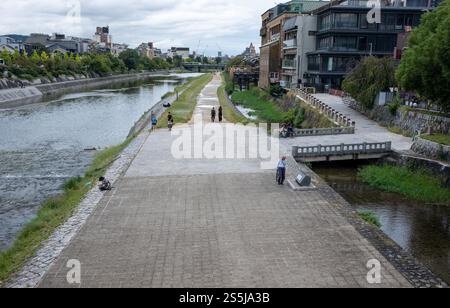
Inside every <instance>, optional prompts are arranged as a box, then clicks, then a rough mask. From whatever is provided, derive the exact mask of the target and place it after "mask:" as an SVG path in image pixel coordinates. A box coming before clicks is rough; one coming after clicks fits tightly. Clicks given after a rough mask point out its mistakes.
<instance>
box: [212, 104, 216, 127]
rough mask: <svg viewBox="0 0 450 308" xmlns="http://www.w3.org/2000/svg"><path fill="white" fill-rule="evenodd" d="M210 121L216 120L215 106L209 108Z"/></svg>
mask: <svg viewBox="0 0 450 308" xmlns="http://www.w3.org/2000/svg"><path fill="white" fill-rule="evenodd" d="M211 122H213V123H214V122H216V108H214V107H213V109H212V110H211Z"/></svg>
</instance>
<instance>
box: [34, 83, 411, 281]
mask: <svg viewBox="0 0 450 308" xmlns="http://www.w3.org/2000/svg"><path fill="white" fill-rule="evenodd" d="M219 84H220V83H219V82H218V79H217V77H216V78H215V79H214V80H213V81H212V82H211V83H210V84H209V85H208V86H207V87H206V88H205V89H204V91H203V92H202V94H201V95H200V100H201V101H203V102H209V103H211V104H209V103H208V104H209V105H216V104H215V102H217V97H216V91H215V90H217V87H218V86H219ZM205 104H206V103H205ZM208 104H207V105H208ZM199 107H200V106H199ZM209 107H210V106H208V108H209ZM202 108H203V107H202ZM202 108H200V109H198V110H201V109H202ZM208 108H206V107H204V109H208ZM205 120H206V121H209V117H206V118H205ZM175 139H176V136H172V135H171V134H170V133H169V132H168V131H167V130H158V131H156V132H154V133H152V134H151V135H150V136H149V137H148V139H147V141H146V142H145V144H144V146H143V147H142V149H141V151H140V152H139V154H138V155H137V157H136V158H135V160H134V162H133V163H132V165H131V166H130V168H129V169H128V171H127V173H126V174H125V175H124V176H123V177H122V178H121V179H120V180H119V182H118V183H117V184H116V185H115V186H116V188H115V189H114V191H112V192H111V193H108V194H107V195H105V197H104V198H103V200H102V201H101V202H100V204H99V205H98V207H97V208H96V209H95V211H94V213H93V214H92V216H91V217H90V218H89V220H88V221H87V223H86V224H85V225H84V226H83V228H82V229H81V231H80V232H79V233H78V235H77V236H76V237H75V238H74V239H73V240H72V242H71V243H70V245H69V246H68V247H67V248H66V249H65V250H64V251H63V253H62V254H61V256H60V257H59V259H58V260H57V262H56V263H55V264H54V265H53V266H52V267H51V269H50V270H49V272H48V273H47V274H46V276H45V277H44V279H43V281H42V283H41V284H40V287H80V286H81V287H196V288H207V287H258V288H259V287H411V285H410V284H409V283H408V282H407V281H406V279H405V278H404V277H403V276H402V275H401V274H400V273H399V272H398V271H397V270H395V269H394V267H393V266H392V265H391V264H390V263H389V262H388V261H387V260H386V259H385V258H384V257H383V256H382V255H381V254H380V253H379V252H378V251H377V250H376V249H375V248H374V246H372V245H371V244H370V243H369V242H368V241H367V240H366V239H365V238H364V237H363V236H362V235H360V234H359V233H358V232H357V231H356V229H355V228H354V227H353V226H352V225H351V224H350V223H349V222H348V221H347V219H346V218H345V217H344V216H343V215H342V214H340V212H339V211H338V207H337V205H336V204H333V203H332V202H331V201H329V200H330V199H329V198H327V196H326V195H325V193H323V192H322V191H321V190H310V191H304V192H299V191H293V190H291V189H290V188H289V187H288V185H286V186H278V185H276V184H275V174H274V171H273V170H261V169H260V164H259V161H258V160H251V159H248V160H246V159H239V160H231V159H230V160H225V159H224V160H221V159H214V160H207V159H198V160H195V159H175V158H174V157H173V155H172V154H171V144H172V142H173V141H174V140H175ZM290 176H292V175H290ZM336 199H338V198H336ZM336 202H337V201H336ZM71 259H76V260H79V261H80V262H81V285H69V284H68V283H67V281H66V276H67V273H68V271H69V269H68V268H67V267H66V264H67V262H68V260H71ZM372 259H377V260H379V261H380V262H381V264H382V270H381V274H382V279H381V284H375V285H373V284H369V283H368V282H367V273H368V271H369V270H368V269H367V267H366V266H367V263H368V261H369V260H372Z"/></svg>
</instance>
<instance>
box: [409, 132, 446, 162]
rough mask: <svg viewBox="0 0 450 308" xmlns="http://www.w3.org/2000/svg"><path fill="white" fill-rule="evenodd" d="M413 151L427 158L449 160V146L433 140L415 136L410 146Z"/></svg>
mask: <svg viewBox="0 0 450 308" xmlns="http://www.w3.org/2000/svg"><path fill="white" fill-rule="evenodd" d="M411 149H412V150H413V151H414V152H415V153H417V154H420V155H423V156H425V157H427V158H431V159H438V160H443V161H447V162H450V146H445V145H442V144H439V143H436V142H433V141H429V140H426V139H422V138H417V139H416V141H414V144H413V145H412V148H411Z"/></svg>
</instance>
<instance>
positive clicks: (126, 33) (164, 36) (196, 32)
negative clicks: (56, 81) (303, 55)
mask: <svg viewBox="0 0 450 308" xmlns="http://www.w3.org/2000/svg"><path fill="white" fill-rule="evenodd" d="M77 3H78V4H79V5H80V7H81V16H80V18H79V19H77V18H74V17H70V18H68V17H66V16H67V14H68V12H69V11H71V12H72V13H73V8H74V7H75V8H76V6H77ZM273 5H274V1H273V0H121V1H119V0H81V1H77V0H61V1H54V0H41V1H39V2H38V4H37V3H36V1H34V0H2V4H1V7H2V12H7V14H2V17H1V19H0V33H1V34H9V33H15V34H29V33H35V32H39V33H53V32H59V33H65V34H67V35H80V36H84V37H89V38H90V37H92V35H93V33H94V32H95V27H96V26H106V25H109V26H110V31H111V34H112V36H113V40H114V42H119V43H128V44H130V45H131V46H137V45H138V44H140V43H141V42H149V41H150V42H151V41H153V42H155V43H156V44H157V47H160V48H163V49H167V48H169V47H171V46H179V45H183V46H188V47H191V49H192V50H195V49H197V46H198V43H199V41H200V42H201V43H200V48H199V52H203V51H206V53H207V54H209V55H215V54H217V51H219V49H222V51H223V52H224V53H228V54H237V53H239V52H241V51H243V49H244V48H245V47H246V46H247V45H249V43H250V42H253V43H254V44H256V45H258V44H259V41H260V39H259V28H260V24H261V14H262V13H263V12H265V11H266V10H267V9H268V8H270V7H271V6H273ZM71 15H73V14H71ZM219 46H220V47H219Z"/></svg>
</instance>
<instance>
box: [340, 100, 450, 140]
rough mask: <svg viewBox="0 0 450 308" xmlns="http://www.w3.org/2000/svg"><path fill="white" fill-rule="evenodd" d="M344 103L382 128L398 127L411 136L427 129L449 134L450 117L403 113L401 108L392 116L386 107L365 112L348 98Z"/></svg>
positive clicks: (413, 112) (411, 112)
mask: <svg viewBox="0 0 450 308" xmlns="http://www.w3.org/2000/svg"><path fill="white" fill-rule="evenodd" d="M344 103H346V104H348V105H349V106H350V107H351V108H353V109H355V110H357V111H359V112H361V113H362V114H364V115H366V116H367V117H369V118H370V119H372V120H374V121H376V122H378V123H380V124H381V125H383V126H387V127H398V128H400V129H401V130H402V131H405V132H408V133H410V134H411V135H413V134H415V133H416V132H417V131H421V132H422V133H426V132H428V129H429V128H431V130H432V131H433V132H434V133H440V134H450V117H444V116H438V115H433V114H427V113H423V112H416V111H405V110H402V109H401V108H400V109H399V110H397V113H396V114H395V115H392V113H391V112H390V110H389V109H388V108H387V107H386V106H374V108H373V109H372V110H367V109H364V108H363V107H362V106H361V105H360V104H359V103H358V102H356V101H355V100H354V99H352V98H351V97H348V96H346V97H344Z"/></svg>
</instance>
